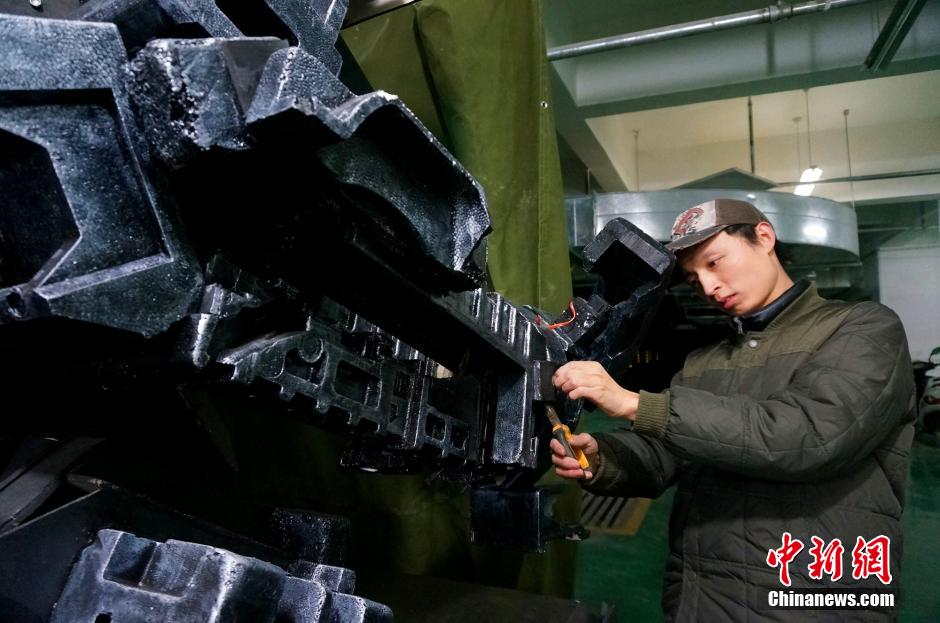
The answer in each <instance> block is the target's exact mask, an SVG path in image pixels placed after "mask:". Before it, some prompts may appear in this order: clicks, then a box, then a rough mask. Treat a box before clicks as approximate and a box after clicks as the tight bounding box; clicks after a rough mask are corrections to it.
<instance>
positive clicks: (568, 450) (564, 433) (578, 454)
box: [552, 424, 591, 469]
mask: <svg viewBox="0 0 940 623" xmlns="http://www.w3.org/2000/svg"><path fill="white" fill-rule="evenodd" d="M552 435H553V436H554V437H555V439H557V440H558V443H560V444H561V445H562V447H563V448H564V449H565V454H566V455H568V456H570V457H571V458H573V459H577V460H578V465H580V466H581V469H587V468H588V467H590V466H591V463H590V462H589V461H588V459H587V457H586V456H585V455H584V452H582V451H581V448H573V447H572V446H571V429H570V428H568V427H567V426H565V425H564V424H560V425H559V424H555V425H554V426H552Z"/></svg>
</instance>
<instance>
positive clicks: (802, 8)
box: [548, 0, 874, 61]
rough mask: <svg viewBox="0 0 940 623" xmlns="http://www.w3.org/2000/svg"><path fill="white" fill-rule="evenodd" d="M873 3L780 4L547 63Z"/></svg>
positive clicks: (632, 37)
mask: <svg viewBox="0 0 940 623" xmlns="http://www.w3.org/2000/svg"><path fill="white" fill-rule="evenodd" d="M873 1H874V0H811V1H810V2H794V3H790V2H777V3H776V4H772V5H770V6H768V7H766V8H763V9H754V10H752V11H744V12H741V13H732V14H730V15H722V16H720V17H709V18H706V19H700V20H696V21H694V22H685V23H683V24H673V25H672V26H663V27H660V28H651V29H650V30H641V31H639V32H631V33H628V34H625V35H616V36H614V37H605V38H603V39H593V40H591V41H582V42H580V43H571V44H568V45H560V46H557V47H554V48H551V49H550V50H548V60H550V61H557V60H561V59H564V58H572V57H575V56H583V55H585V54H593V53H595V52H606V51H608V50H617V49H620V48H628V47H633V46H636V45H643V44H646V43H654V42H656V41H666V40H668V39H678V38H680V37H688V36H691V35H698V34H702V33H706V32H715V31H718V30H728V29H731V28H739V27H741V26H752V25H754V24H764V23H768V22H778V21H781V20H785V19H789V18H791V17H796V16H798V15H807V14H809V13H818V12H821V11H828V10H830V9H840V8H844V7H850V6H854V5H856V4H866V3H869V2H873Z"/></svg>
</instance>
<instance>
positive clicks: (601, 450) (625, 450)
mask: <svg viewBox="0 0 940 623" xmlns="http://www.w3.org/2000/svg"><path fill="white" fill-rule="evenodd" d="M681 374H682V373H681V372H679V373H677V374H676V375H675V376H674V377H673V379H672V384H673V385H675V384H676V383H677V382H679V380H680V379H681ZM594 438H595V439H596V440H597V446H598V454H599V457H600V465H599V467H598V469H597V473H596V474H595V475H594V478H592V479H591V480H588V481H584V482H582V486H583V487H584V488H585V489H587V490H588V491H590V492H591V493H594V494H597V495H616V496H621V497H645V498H656V497H659V496H660V495H661V494H662V493H663V492H664V491H665V490H666V489H668V488H669V487H671V486H672V484H673V483H674V482H675V481H676V478H677V475H678V461H677V460H676V458H675V457H674V456H673V455H672V453H671V452H670V451H669V450H667V449H666V447H665V446H664V445H663V442H662V441H660V440H659V439H653V438H651V437H647V436H644V435H638V434H637V433H635V432H633V431H631V430H626V429H623V430H619V431H615V432H610V433H596V434H594Z"/></svg>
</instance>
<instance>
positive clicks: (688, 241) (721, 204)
mask: <svg viewBox="0 0 940 623" xmlns="http://www.w3.org/2000/svg"><path fill="white" fill-rule="evenodd" d="M764 221H767V217H766V216H764V214H763V212H761V211H760V210H758V209H757V208H755V207H754V206H752V205H751V204H750V203H748V202H747V201H741V200H739V199H712V200H711V201H706V202H705V203H700V204H698V205H696V206H692V207H691V208H689V209H688V210H686V211H685V212H683V213H682V214H680V215H679V216H678V217H677V218H676V222H675V223H673V225H672V239H671V240H670V242H668V243H667V244H666V248H667V249H669V250H670V251H673V252H675V251H681V250H682V249H688V248H689V247H692V246H695V245H697V244H699V243H700V242H704V241H705V240H708V239H709V238H711V237H712V236H714V235H715V234H717V233H719V232H721V231H723V230H724V229H725V228H727V227H730V226H731V225H757V224H758V223H762V222H764Z"/></svg>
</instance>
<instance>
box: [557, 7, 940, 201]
mask: <svg viewBox="0 0 940 623" xmlns="http://www.w3.org/2000/svg"><path fill="white" fill-rule="evenodd" d="M769 4H771V2H770V1H763V2H753V1H747V2H731V1H727V0H703V1H701V2H695V3H690V2H679V1H678V0H669V1H659V2H654V1H652V0H624V1H620V2H613V1H611V2H595V1H575V0H558V1H557V2H550V3H547V5H546V7H547V9H546V39H547V42H548V46H549V47H552V46H557V45H562V44H567V43H572V42H578V41H586V40H590V39H594V38H599V37H605V36H610V35H615V34H623V33H628V32H636V31H638V30H643V29H647V28H655V27H659V26H664V25H671V24H677V23H681V22H685V21H689V20H694V19H702V18H707V17H716V16H719V15H726V14H729V13H734V12H738V11H744V10H749V9H754V8H762V7H766V6H767V5H769ZM893 6H894V1H893V0H892V1H887V0H885V1H880V2H877V1H876V2H872V3H869V4H863V5H859V6H856V7H852V8H843V9H838V10H832V11H829V12H827V13H820V14H816V15H810V16H801V17H797V18H793V19H791V20H787V21H785V22H780V23H778V24H765V25H759V26H748V27H744V28H738V29H734V30H729V31H724V32H721V33H712V34H705V35H696V36H692V37H686V38H683V39H677V40H674V41H663V42H658V43H654V44H650V45H645V46H638V47H636V48H628V49H625V50H615V51H611V52H602V53H597V54H592V55H588V56H582V57H578V58H574V59H567V60H564V61H556V62H554V63H552V68H553V70H554V71H553V78H554V82H555V92H556V98H555V99H556V118H558V119H559V123H558V126H559V133H560V134H561V135H562V136H563V137H564V138H565V140H566V141H567V142H568V143H569V145H570V146H571V147H572V148H573V149H574V151H575V152H576V154H577V155H578V156H579V157H580V158H581V159H582V161H583V162H584V163H585V165H586V166H587V167H588V168H589V169H591V171H592V172H593V173H595V175H596V177H597V178H598V180H600V181H601V183H602V184H603V185H604V186H605V187H607V188H608V189H609V190H618V189H622V188H629V189H636V188H637V185H638V184H639V186H640V188H641V189H643V190H648V189H660V188H670V187H674V186H676V185H678V184H682V183H685V182H688V181H690V180H693V179H697V178H700V177H703V176H705V175H709V174H711V173H715V172H718V171H721V170H723V169H727V168H730V167H737V168H740V169H743V170H748V169H749V168H750V166H749V165H750V162H749V154H748V122H747V95H751V99H752V103H753V119H754V138H755V152H756V153H755V155H756V165H757V166H756V170H755V173H756V174H757V175H759V176H762V177H765V178H768V179H771V180H773V181H775V182H777V183H783V182H787V181H792V180H794V179H795V178H796V177H798V175H799V171H800V167H805V166H807V165H808V164H809V162H808V161H809V154H808V151H809V145H808V143H807V120H806V117H807V114H806V99H805V98H806V95H807V93H808V98H809V109H810V110H809V117H810V121H811V126H812V128H811V129H812V134H811V136H812V149H813V160H814V161H815V162H814V164H818V165H819V166H821V167H822V168H823V170H824V174H823V177H824V178H829V177H841V176H845V175H847V174H848V158H847V156H846V148H845V131H844V123H845V118H844V115H843V110H845V109H848V110H849V111H850V112H849V117H848V125H849V133H850V140H851V152H850V153H851V160H852V173H853V174H854V175H859V174H866V175H867V174H880V173H886V172H893V171H905V170H914V169H928V168H940V69H938V68H940V26H938V25H940V0H928V1H927V3H926V5H925V6H924V9H923V11H922V13H921V15H920V17H918V21H917V22H916V23H915V26H914V28H912V30H911V31H910V33H909V34H908V36H907V38H906V40H905V42H904V44H903V45H902V46H901V48H900V50H899V52H898V54H897V55H896V57H895V59H894V60H893V61H892V63H891V64H890V65H889V69H887V70H885V71H883V72H881V73H879V74H874V75H873V74H871V73H866V72H863V71H861V69H860V68H861V62H862V60H863V59H864V57H865V54H866V53H867V51H868V50H869V49H870V47H871V45H872V43H873V42H874V40H875V38H876V37H877V35H878V33H879V31H880V30H881V28H882V27H883V25H884V22H885V19H886V18H887V15H888V13H889V12H890V10H891V8H892V7H893ZM840 29H841V30H840ZM748 46H750V47H748ZM849 48H851V49H849ZM847 50H848V52H847ZM751 53H759V56H760V62H757V63H755V62H752V61H753V60H754V59H751V58H748V56H747V55H748V54H751ZM762 67H763V68H764V69H761V68H762ZM618 72H619V73H618ZM700 74H701V77H700ZM706 74H707V75H706ZM745 74H746V75H745ZM693 83H694V84H693ZM804 87H808V91H804ZM610 113H614V114H610ZM795 117H800V118H801V119H800V122H799V124H798V128H799V137H797V135H796V131H797V124H795V123H794V121H793V119H794V118H795ZM634 130H638V131H639V146H638V148H639V149H638V153H639V162H637V160H636V154H637V149H636V146H635V144H634V133H633V132H634ZM638 169H639V180H638V179H637V170H638ZM781 190H786V188H782V189H781ZM816 194H818V195H820V196H827V197H829V198H833V199H836V200H840V201H849V200H850V199H851V198H853V197H854V198H857V199H859V200H871V201H875V200H879V199H884V198H891V197H894V198H896V197H900V196H921V197H922V196H937V197H940V176H932V177H922V178H905V179H902V180H888V181H885V182H865V183H862V184H855V185H853V186H852V187H851V188H850V187H849V185H848V184H845V185H840V184H830V185H828V186H825V185H820V186H817V191H816Z"/></svg>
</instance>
